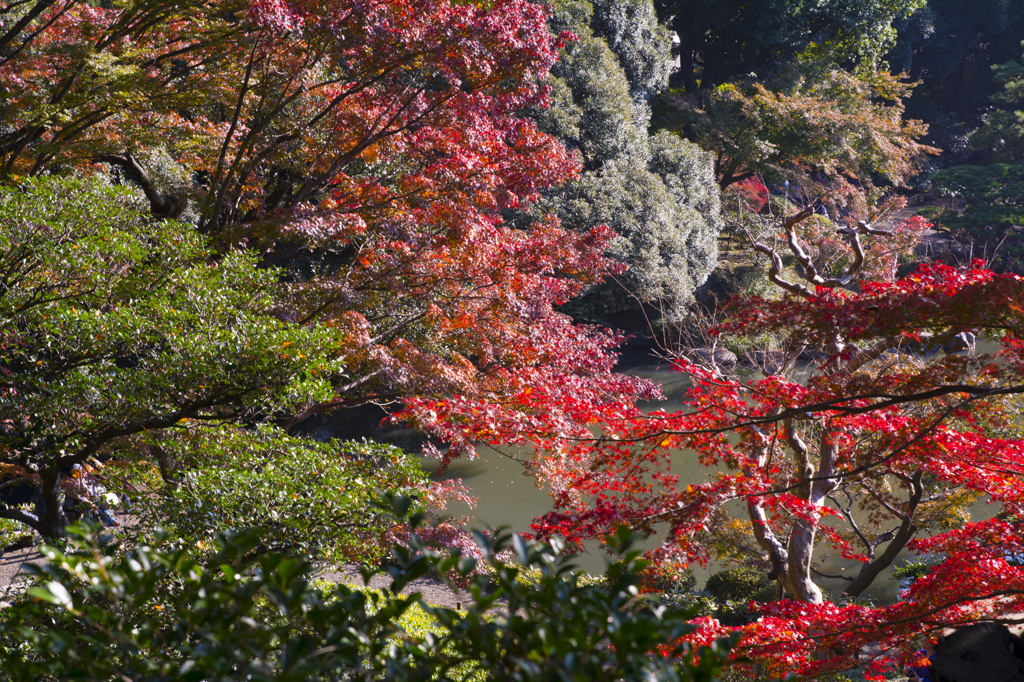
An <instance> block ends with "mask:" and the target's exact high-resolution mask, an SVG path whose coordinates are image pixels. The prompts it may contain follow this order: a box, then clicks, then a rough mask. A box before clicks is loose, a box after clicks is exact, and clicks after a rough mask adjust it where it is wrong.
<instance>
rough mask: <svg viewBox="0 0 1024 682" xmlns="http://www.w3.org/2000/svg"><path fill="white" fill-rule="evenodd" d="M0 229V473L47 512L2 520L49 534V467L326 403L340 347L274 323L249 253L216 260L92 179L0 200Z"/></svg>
mask: <svg viewBox="0 0 1024 682" xmlns="http://www.w3.org/2000/svg"><path fill="white" fill-rule="evenodd" d="M0 225H2V229H0V268H2V271H3V272H4V286H3V288H0V330H2V331H0V339H2V343H0V372H2V374H3V375H4V377H3V378H4V382H3V384H2V385H0V411H2V412H3V414H4V416H5V419H4V422H3V425H2V426H0V467H2V468H3V470H4V473H7V474H10V475H15V476H23V477H26V478H27V479H28V480H31V481H36V482H37V483H41V487H42V494H43V498H44V501H45V503H46V513H45V515H43V514H42V513H40V514H36V515H33V514H30V513H26V512H23V511H20V510H16V509H10V508H6V509H5V508H3V507H2V505H0V516H4V517H6V518H13V519H17V520H19V521H22V522H24V523H26V524H28V525H31V526H33V527H34V528H36V529H37V530H39V531H40V532H43V533H44V534H45V535H50V536H52V535H54V534H57V535H59V534H60V530H61V528H62V527H63V525H64V519H63V514H62V513H61V503H60V499H61V497H62V496H63V493H62V490H61V487H60V485H59V484H58V476H59V472H60V470H61V469H62V468H64V467H69V466H71V465H73V464H79V463H84V462H86V461H87V460H88V459H89V458H90V457H93V456H95V455H101V454H104V453H107V454H115V453H116V452H117V451H118V449H120V448H127V447H131V444H130V442H129V440H128V439H130V437H132V436H134V435H136V434H141V433H145V432H151V431H156V430H161V429H167V428H170V427H173V426H175V425H181V424H183V423H185V422H186V421H187V422H188V423H190V424H191V426H192V427H194V428H200V429H201V428H207V427H216V426H217V425H218V424H222V423H226V422H231V421H237V420H250V419H251V420H255V419H257V418H259V417H262V416H265V415H268V414H275V413H282V412H291V411H297V410H301V409H304V408H305V407H306V406H308V405H310V404H312V403H313V402H315V401H323V400H326V399H328V398H330V397H331V395H332V386H331V380H332V379H333V378H335V377H340V375H341V367H342V366H341V361H340V359H339V357H338V354H337V351H336V350H335V348H336V347H337V346H338V343H339V339H340V334H339V333H338V332H335V331H333V330H331V329H328V328H322V327H318V326H313V325H305V326H299V325H296V324H291V323H287V322H283V321H281V320H280V319H278V318H277V317H275V316H274V315H273V314H272V313H271V311H272V310H273V308H274V306H275V301H276V292H277V289H278V286H279V285H278V278H279V277H280V273H279V271H277V270H275V269H273V268H261V267H258V266H257V256H256V255H255V254H252V253H244V252H240V251H228V252H227V253H224V254H219V255H218V254H216V253H215V252H214V251H213V250H212V249H211V248H210V247H209V246H208V245H207V243H206V240H205V238H204V237H202V236H201V235H199V234H198V233H197V232H196V231H195V230H194V229H192V228H191V227H189V226H187V225H184V224H181V223H178V222H174V221H159V220H154V219H152V218H150V217H149V216H148V211H147V210H146V208H145V207H144V206H143V205H142V203H141V202H140V201H139V198H138V197H136V196H135V195H133V194H131V193H129V192H127V191H125V190H123V189H119V188H115V187H111V186H108V185H106V184H104V183H103V182H101V181H97V180H93V181H84V180H79V179H73V178H71V179H57V178H40V179H36V180H33V181H31V182H28V183H26V185H25V186H24V187H22V188H20V189H14V188H9V187H7V188H0Z"/></svg>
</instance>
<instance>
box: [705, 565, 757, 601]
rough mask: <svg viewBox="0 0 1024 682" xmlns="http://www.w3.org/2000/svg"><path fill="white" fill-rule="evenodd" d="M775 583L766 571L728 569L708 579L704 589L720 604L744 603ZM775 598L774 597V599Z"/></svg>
mask: <svg viewBox="0 0 1024 682" xmlns="http://www.w3.org/2000/svg"><path fill="white" fill-rule="evenodd" d="M772 586H774V583H772V581H771V580H770V579H769V578H768V576H767V575H765V573H764V571H759V570H757V569H753V568H745V567H742V566H741V567H738V568H728V569H726V570H724V571H719V572H718V573H715V574H714V575H712V576H711V577H710V578H708V582H707V585H705V587H704V589H705V590H706V591H707V592H709V593H710V594H711V595H712V596H713V597H714V598H715V599H716V600H718V601H719V602H727V601H744V600H750V599H753V596H754V595H755V594H757V593H758V592H760V591H761V590H763V589H764V588H766V587H772ZM773 598H774V597H773Z"/></svg>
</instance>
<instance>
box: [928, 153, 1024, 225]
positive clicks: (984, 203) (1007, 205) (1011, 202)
mask: <svg viewBox="0 0 1024 682" xmlns="http://www.w3.org/2000/svg"><path fill="white" fill-rule="evenodd" d="M931 180H932V184H933V186H934V187H935V189H936V190H938V191H939V192H940V193H942V194H944V195H947V196H952V197H956V198H958V199H961V200H963V201H964V202H966V204H967V206H966V207H965V208H964V210H963V212H962V213H956V212H953V211H946V212H944V213H942V214H941V215H939V216H938V217H937V219H938V221H939V222H940V223H941V224H942V225H944V226H945V227H948V228H949V229H951V230H955V231H962V232H965V233H967V234H969V235H972V236H975V237H981V238H986V237H987V238H989V239H998V238H999V237H1001V236H1002V235H1004V234H1006V233H1007V232H1008V231H1010V230H1011V229H1012V228H1013V226H1021V225H1024V165H1010V164H1003V163H997V164H993V165H991V166H953V167H952V168H946V169H944V170H941V171H939V172H938V173H936V174H935V175H933V176H932V178H931Z"/></svg>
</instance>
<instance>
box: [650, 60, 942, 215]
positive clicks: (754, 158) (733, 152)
mask: <svg viewBox="0 0 1024 682" xmlns="http://www.w3.org/2000/svg"><path fill="white" fill-rule="evenodd" d="M912 87H913V86H910V85H906V84H903V83H900V82H899V81H898V79H897V78H896V77H894V76H892V75H891V74H889V73H887V72H885V71H884V70H879V71H874V70H868V69H861V70H859V71H858V72H856V73H854V74H851V73H848V72H846V71H844V70H842V69H839V68H837V67H835V66H832V65H830V64H828V62H823V61H806V62H802V63H800V64H798V65H794V66H792V67H791V68H788V69H786V70H785V71H783V72H782V73H780V74H779V75H778V76H777V77H776V78H774V79H772V80H770V81H766V82H762V81H759V80H757V79H755V78H753V77H750V78H745V79H742V80H737V81H736V82H732V83H726V84H723V85H721V86H719V87H717V88H715V89H713V90H707V91H701V92H700V93H698V94H695V95H687V96H680V95H673V96H671V97H669V98H668V101H669V104H670V105H671V107H672V108H671V110H670V111H669V112H667V115H668V116H669V118H670V120H671V125H672V127H674V128H676V129H679V130H685V131H686V132H687V136H688V137H690V138H691V139H693V140H694V141H696V142H697V143H698V144H700V145H702V146H703V147H704V148H706V149H708V150H710V151H712V152H714V154H715V159H716V164H715V175H716V177H717V179H718V182H719V184H720V185H721V186H722V187H723V188H725V187H728V186H730V185H732V184H734V183H736V182H739V181H742V180H745V179H746V178H749V177H752V176H754V175H757V176H760V177H763V178H764V180H765V181H768V182H772V183H777V184H781V183H782V182H783V181H789V182H790V183H791V184H792V187H791V189H790V192H791V196H792V197H799V198H800V199H801V200H802V201H801V203H806V202H808V201H812V200H814V199H815V198H817V197H818V196H820V195H822V194H823V193H824V194H827V195H828V196H829V199H830V201H833V202H836V203H839V204H850V203H852V204H854V206H853V208H854V210H856V211H858V212H859V213H860V214H862V215H869V213H868V211H867V207H866V206H865V205H863V202H865V201H866V202H867V203H868V204H869V205H870V204H873V203H875V202H876V201H877V200H878V199H879V197H880V194H881V193H880V192H879V191H878V190H877V189H876V188H875V187H874V184H873V180H872V179H873V178H883V179H884V180H885V181H886V183H891V184H894V185H901V184H903V183H905V181H906V180H907V179H908V178H909V177H910V176H912V175H913V174H914V172H916V170H917V166H918V163H919V161H920V160H921V158H922V157H923V155H924V154H925V153H928V152H933V151H935V150H933V149H931V148H930V147H926V146H923V145H921V144H919V143H918V142H917V141H916V138H917V137H919V136H920V135H922V134H924V132H925V131H926V130H927V126H924V125H922V124H921V123H920V122H919V121H904V120H903V99H904V98H905V97H906V96H907V95H908V94H909V92H910V90H911V89H912ZM851 180H852V181H851ZM858 203H860V204H861V205H857V204H858Z"/></svg>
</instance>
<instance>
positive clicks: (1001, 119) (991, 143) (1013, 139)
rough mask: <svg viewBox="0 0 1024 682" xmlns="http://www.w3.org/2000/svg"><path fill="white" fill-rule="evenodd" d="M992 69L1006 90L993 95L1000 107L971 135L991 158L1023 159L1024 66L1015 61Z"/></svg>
mask: <svg viewBox="0 0 1024 682" xmlns="http://www.w3.org/2000/svg"><path fill="white" fill-rule="evenodd" d="M992 71H993V73H994V74H995V75H994V80H995V82H996V83H997V84H999V85H1001V86H1002V88H1003V89H1002V90H1001V91H1000V92H999V93H997V94H995V95H993V97H992V101H993V102H994V103H995V105H996V108H995V110H994V111H992V112H990V113H988V114H987V115H986V116H985V123H984V124H983V125H982V126H981V127H980V128H979V129H978V130H977V131H975V133H974V134H973V135H971V144H972V146H973V147H974V148H975V149H978V150H982V151H984V152H986V153H987V154H988V158H989V160H990V161H1002V162H1014V161H1019V160H1020V159H1024V65H1021V63H1020V62H1018V61H1011V62H1007V63H1005V64H995V65H993V66H992Z"/></svg>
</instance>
